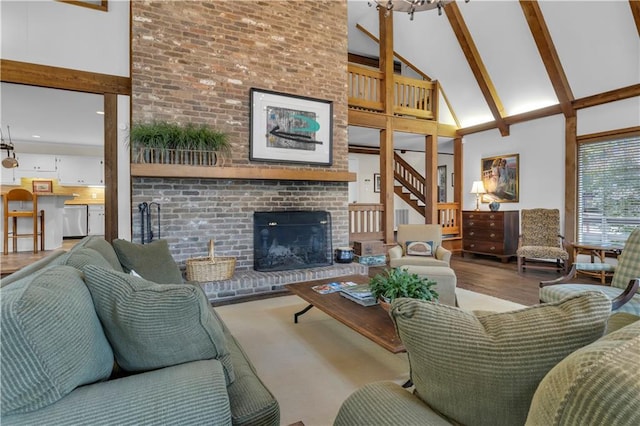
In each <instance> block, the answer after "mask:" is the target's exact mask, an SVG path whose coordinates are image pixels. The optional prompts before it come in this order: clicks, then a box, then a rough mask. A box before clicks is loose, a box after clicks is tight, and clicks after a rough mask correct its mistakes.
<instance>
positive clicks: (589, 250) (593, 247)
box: [571, 243, 622, 284]
mask: <svg viewBox="0 0 640 426" xmlns="http://www.w3.org/2000/svg"><path fill="white" fill-rule="evenodd" d="M571 245H572V246H573V261H574V262H575V261H576V259H577V258H578V255H579V254H588V255H589V256H590V257H591V263H594V261H595V259H596V257H597V258H598V259H599V260H600V262H601V263H604V260H605V258H606V257H607V253H612V254H615V255H616V256H617V255H619V254H620V253H622V246H621V245H618V244H613V243H611V244H583V243H571ZM578 272H579V273H581V274H585V275H590V276H594V277H600V283H601V284H604V283H605V281H606V279H607V277H608V276H611V275H612V274H611V273H607V272H606V271H578Z"/></svg>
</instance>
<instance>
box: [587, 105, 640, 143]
mask: <svg viewBox="0 0 640 426" xmlns="http://www.w3.org/2000/svg"><path fill="white" fill-rule="evenodd" d="M638 125H640V97H635V98H630V99H623V100H621V101H617V102H610V103H608V104H604V105H598V106H595V107H591V108H585V109H581V110H579V111H578V132H577V133H578V135H585V134H591V133H598V132H606V131H610V130H615V129H625V128H627V127H634V126H638Z"/></svg>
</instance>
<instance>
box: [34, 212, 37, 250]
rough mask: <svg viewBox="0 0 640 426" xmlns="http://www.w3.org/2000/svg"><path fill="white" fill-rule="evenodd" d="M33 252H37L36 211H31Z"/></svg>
mask: <svg viewBox="0 0 640 426" xmlns="http://www.w3.org/2000/svg"><path fill="white" fill-rule="evenodd" d="M33 252H34V253H37V252H38V212H33Z"/></svg>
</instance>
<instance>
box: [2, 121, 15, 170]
mask: <svg viewBox="0 0 640 426" xmlns="http://www.w3.org/2000/svg"><path fill="white" fill-rule="evenodd" d="M7 134H8V135H9V143H6V142H5V140H4V135H3V134H2V129H0V150H5V149H6V150H7V158H4V159H3V160H2V167H4V168H6V169H13V168H15V167H18V160H16V152H15V149H14V147H13V142H11V129H9V126H7Z"/></svg>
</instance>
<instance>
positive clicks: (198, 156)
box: [133, 147, 224, 166]
mask: <svg viewBox="0 0 640 426" xmlns="http://www.w3.org/2000/svg"><path fill="white" fill-rule="evenodd" d="M133 162H134V163H140V164H145V163H146V164H182V165H187V166H221V165H223V163H224V160H223V157H222V155H220V154H219V153H218V152H217V151H205V150H187V149H164V148H149V147H138V148H137V149H136V150H135V155H134V158H133Z"/></svg>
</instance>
